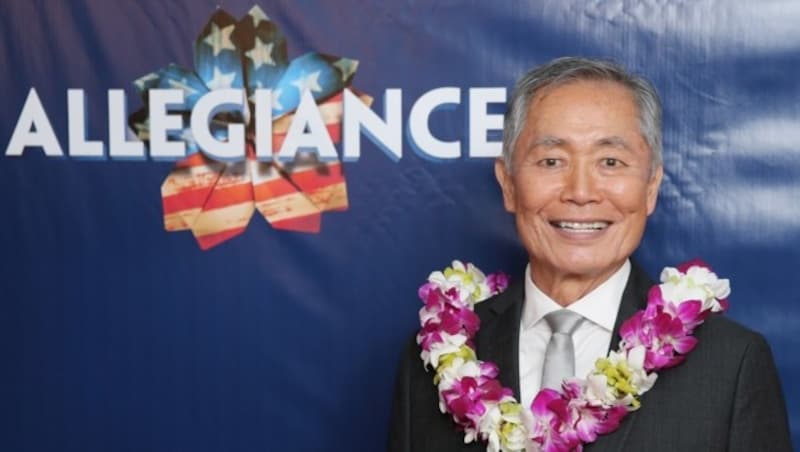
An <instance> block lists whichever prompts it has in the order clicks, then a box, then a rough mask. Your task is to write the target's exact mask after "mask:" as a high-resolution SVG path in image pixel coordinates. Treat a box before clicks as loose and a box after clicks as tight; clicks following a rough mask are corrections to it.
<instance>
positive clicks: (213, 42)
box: [203, 22, 236, 56]
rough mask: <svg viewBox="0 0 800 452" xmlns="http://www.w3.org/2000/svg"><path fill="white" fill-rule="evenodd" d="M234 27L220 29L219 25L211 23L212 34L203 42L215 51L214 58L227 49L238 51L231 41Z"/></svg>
mask: <svg viewBox="0 0 800 452" xmlns="http://www.w3.org/2000/svg"><path fill="white" fill-rule="evenodd" d="M233 28H234V25H228V26H227V27H224V28H222V29H220V28H219V27H218V26H217V24H215V23H213V22H212V23H211V33H209V35H208V36H206V39H203V42H205V43H206V44H208V45H210V46H211V48H212V49H213V50H214V56H217V55H219V53H220V52H222V51H223V50H225V49H229V50H236V47H234V46H233V42H232V41H231V33H233Z"/></svg>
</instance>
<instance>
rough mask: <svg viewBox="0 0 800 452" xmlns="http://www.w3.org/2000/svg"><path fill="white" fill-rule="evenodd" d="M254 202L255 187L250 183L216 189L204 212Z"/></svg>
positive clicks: (209, 198) (204, 207) (217, 187)
mask: <svg viewBox="0 0 800 452" xmlns="http://www.w3.org/2000/svg"><path fill="white" fill-rule="evenodd" d="M252 200H253V185H252V184H250V181H247V182H246V183H243V184H237V185H231V186H228V187H220V186H219V185H217V186H216V187H214V191H213V192H212V193H211V196H209V197H208V201H206V204H205V205H204V206H203V210H204V211H205V210H212V209H217V208H220V207H228V206H232V205H234V204H240V203H243V202H247V201H252Z"/></svg>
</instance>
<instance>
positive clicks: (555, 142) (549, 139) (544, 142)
mask: <svg viewBox="0 0 800 452" xmlns="http://www.w3.org/2000/svg"><path fill="white" fill-rule="evenodd" d="M566 142H567V141H566V140H564V139H563V138H556V137H554V136H545V137H542V138H539V139H538V140H536V141H534V142H533V146H532V147H534V148H538V147H539V146H544V147H548V148H551V147H555V146H563V145H564V144H565V143H566Z"/></svg>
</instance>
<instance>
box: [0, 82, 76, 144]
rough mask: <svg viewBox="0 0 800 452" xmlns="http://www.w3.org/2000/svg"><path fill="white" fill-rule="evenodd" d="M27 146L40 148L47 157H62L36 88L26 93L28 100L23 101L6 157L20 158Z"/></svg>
mask: <svg viewBox="0 0 800 452" xmlns="http://www.w3.org/2000/svg"><path fill="white" fill-rule="evenodd" d="M28 146H41V147H42V150H43V151H44V154H45V155H46V156H48V157H63V156H64V151H62V150H61V145H60V144H58V138H56V134H55V132H54V131H53V126H52V125H51V124H50V120H49V119H47V113H45V111H44V106H42V101H41V100H39V95H38V94H36V88H31V90H30V91H28V98H27V99H25V105H24V106H23V107H22V112H21V113H20V114H19V119H18V120H17V125H16V127H14V133H12V134H11V140H10V141H9V142H8V146H7V147H6V156H8V157H20V156H22V152H23V151H24V150H25V148H26V147H28Z"/></svg>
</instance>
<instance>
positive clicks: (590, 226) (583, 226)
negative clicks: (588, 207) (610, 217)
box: [555, 221, 608, 231]
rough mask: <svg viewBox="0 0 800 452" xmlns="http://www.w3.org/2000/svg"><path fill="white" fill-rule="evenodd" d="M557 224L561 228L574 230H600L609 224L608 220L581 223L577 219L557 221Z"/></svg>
mask: <svg viewBox="0 0 800 452" xmlns="http://www.w3.org/2000/svg"><path fill="white" fill-rule="evenodd" d="M555 225H556V226H557V227H559V228H563V229H571V230H574V231H599V230H600V229H605V228H606V227H607V226H608V222H607V221H592V222H587V223H581V222H576V221H557V222H555Z"/></svg>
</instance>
